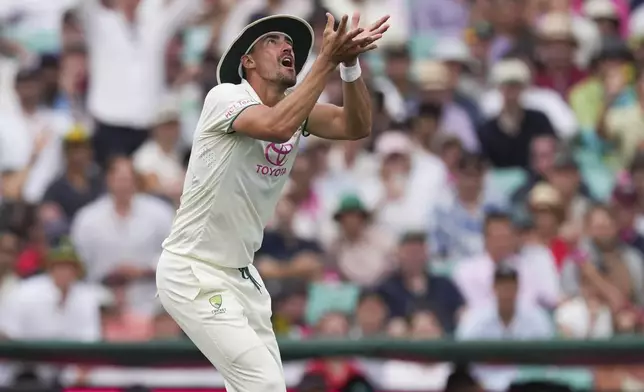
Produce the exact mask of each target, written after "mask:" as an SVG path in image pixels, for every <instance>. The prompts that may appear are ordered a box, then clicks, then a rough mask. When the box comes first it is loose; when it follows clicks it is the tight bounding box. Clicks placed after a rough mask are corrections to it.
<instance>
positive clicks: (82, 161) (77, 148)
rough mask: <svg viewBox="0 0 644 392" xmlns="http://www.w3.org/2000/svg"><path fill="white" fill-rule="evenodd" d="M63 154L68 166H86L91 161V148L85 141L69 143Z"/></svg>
mask: <svg viewBox="0 0 644 392" xmlns="http://www.w3.org/2000/svg"><path fill="white" fill-rule="evenodd" d="M65 154H66V157H67V166H68V167H74V168H86V167H87V166H89V164H90V163H91V162H92V155H93V154H92V148H91V147H90V146H89V144H87V143H77V144H72V145H69V146H67V149H66V150H65Z"/></svg>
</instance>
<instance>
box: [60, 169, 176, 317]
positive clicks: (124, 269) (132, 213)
mask: <svg viewBox="0 0 644 392" xmlns="http://www.w3.org/2000/svg"><path fill="white" fill-rule="evenodd" d="M107 188H108V193H107V195H105V196H103V197H101V198H99V199H98V200H96V201H94V202H92V203H90V204H88V205H87V206H85V207H84V208H83V209H82V210H81V211H79V212H78V214H77V215H76V218H75V219H74V222H73V223H72V229H71V236H72V240H73V242H74V245H75V246H76V247H77V249H78V252H79V254H81V255H82V257H83V261H84V263H85V266H86V269H87V277H88V279H89V281H91V282H100V281H102V280H103V279H105V278H107V277H110V276H120V277H123V278H125V279H127V280H128V281H129V282H130V285H129V288H128V299H127V302H128V306H129V307H132V309H134V310H136V311H139V312H142V313H145V314H148V315H149V314H150V312H151V311H152V308H153V307H154V306H155V303H154V294H155V290H156V288H155V283H154V275H155V266H156V263H157V260H158V258H159V253H160V252H161V242H162V241H163V239H164V238H165V237H166V236H167V235H168V233H169V231H170V225H171V223H172V217H173V211H172V208H170V207H169V206H168V205H166V204H165V203H164V202H162V201H159V200H158V199H156V198H153V197H151V196H146V195H143V194H140V193H137V186H136V177H135V173H134V169H133V167H132V163H131V161H130V160H129V159H127V158H123V157H117V158H114V159H113V160H112V161H111V162H110V165H109V166H108V170H107Z"/></svg>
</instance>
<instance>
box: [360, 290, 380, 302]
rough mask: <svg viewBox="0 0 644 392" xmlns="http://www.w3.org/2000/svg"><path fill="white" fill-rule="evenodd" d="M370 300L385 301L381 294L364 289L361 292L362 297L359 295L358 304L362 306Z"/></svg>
mask: <svg viewBox="0 0 644 392" xmlns="http://www.w3.org/2000/svg"><path fill="white" fill-rule="evenodd" d="M369 298H376V299H378V300H380V301H384V299H383V297H382V294H380V292H378V291H376V290H372V289H364V290H362V291H361V292H360V295H358V304H361V303H362V302H364V301H366V300H368V299H369Z"/></svg>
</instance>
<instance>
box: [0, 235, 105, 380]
mask: <svg viewBox="0 0 644 392" xmlns="http://www.w3.org/2000/svg"><path fill="white" fill-rule="evenodd" d="M45 266H46V273H45V274H43V275H37V276H35V277H32V278H29V279H26V280H23V281H20V282H18V283H17V284H16V285H15V286H14V287H13V289H12V290H11V291H10V292H9V293H7V295H6V296H3V297H1V298H0V338H1V337H3V338H6V339H10V340H18V341H22V340H26V341H29V340H44V341H53V340H62V341H80V342H94V341H98V340H100V338H101V323H100V312H99V308H100V291H99V290H98V288H97V287H95V286H92V285H89V284H86V283H83V282H81V281H80V278H81V277H82V275H83V266H82V263H81V261H80V260H79V259H78V256H77V255H76V253H75V252H74V250H73V248H72V247H71V245H69V244H68V243H62V244H60V245H59V246H58V247H56V248H55V249H53V250H51V251H50V252H49V254H47V257H46V264H45ZM17 365H18V364H8V365H4V364H3V365H2V366H0V380H1V379H3V378H4V377H8V378H15V377H16V376H17V375H18V373H19V372H20V371H21V366H17ZM34 370H35V372H36V375H37V377H38V378H39V379H42V380H53V378H54V377H55V375H56V369H55V368H54V367H53V366H47V365H43V366H37V367H36V368H35V369H34ZM1 382H3V381H0V383H1Z"/></svg>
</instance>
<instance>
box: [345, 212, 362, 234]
mask: <svg viewBox="0 0 644 392" xmlns="http://www.w3.org/2000/svg"><path fill="white" fill-rule="evenodd" d="M340 226H341V227H342V231H343V232H344V233H345V235H347V236H348V237H350V238H357V237H359V236H360V234H361V233H362V232H363V231H364V229H365V228H366V226H367V224H366V221H365V218H364V215H363V214H362V212H360V211H348V212H345V213H344V214H342V217H341V218H340Z"/></svg>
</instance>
